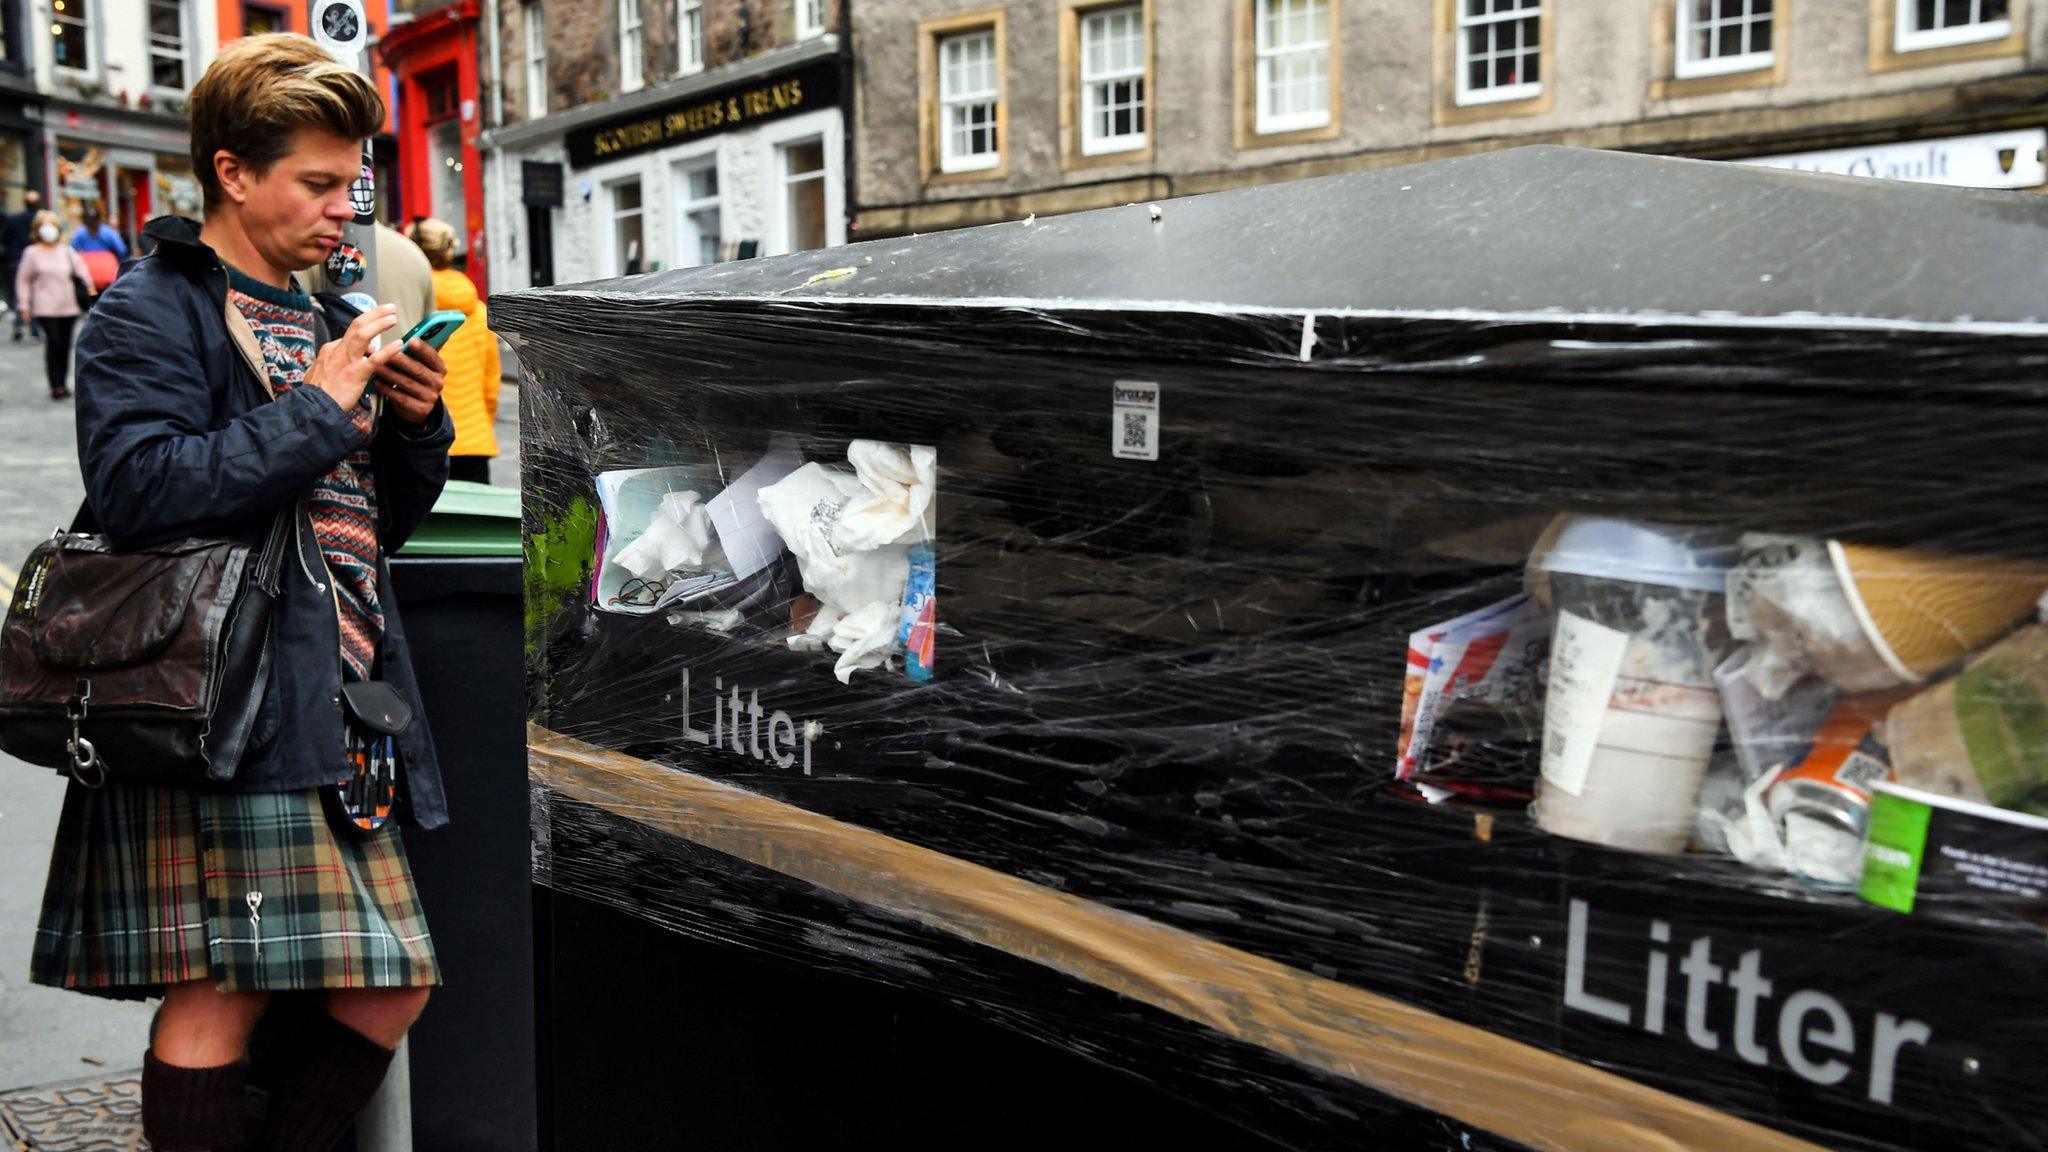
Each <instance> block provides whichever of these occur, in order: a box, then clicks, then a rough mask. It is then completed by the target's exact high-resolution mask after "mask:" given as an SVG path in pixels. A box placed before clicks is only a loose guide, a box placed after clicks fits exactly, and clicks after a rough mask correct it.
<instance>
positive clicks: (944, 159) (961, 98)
mask: <svg viewBox="0 0 2048 1152" xmlns="http://www.w3.org/2000/svg"><path fill="white" fill-rule="evenodd" d="M970 40H985V41H986V42H987V43H988V66H989V74H990V77H991V78H992V83H991V84H990V86H989V87H987V88H985V89H984V88H975V89H971V90H968V91H964V92H951V93H949V92H948V91H947V90H946V78H947V76H948V75H949V74H950V70H949V69H948V68H947V66H946V51H947V49H948V48H950V47H952V46H954V45H960V44H965V43H966V42H968V41H970ZM934 47H935V49H936V56H937V59H938V65H937V67H938V77H937V84H938V89H939V171H941V172H985V171H987V170H989V169H990V168H994V167H996V166H998V165H1000V164H1001V163H1002V162H1003V149H1004V148H1006V147H1008V146H1009V143H1010V142H1009V141H1007V140H1005V139H1003V136H1004V133H1003V127H1002V125H1003V68H1002V57H1001V55H1000V54H999V53H998V52H997V51H996V30H995V26H994V25H990V26H988V27H984V28H969V29H964V30H962V31H959V32H948V33H946V34H944V35H942V36H940V37H938V43H937V44H936V45H935V46H934ZM979 104H986V105H988V110H989V112H988V115H989V120H988V124H989V129H990V131H991V132H993V133H994V134H995V138H996V146H995V147H994V148H993V149H992V150H990V151H987V152H971V153H966V154H961V153H956V152H955V151H954V150H953V112H954V110H955V109H956V108H966V107H969V106H972V105H979Z"/></svg>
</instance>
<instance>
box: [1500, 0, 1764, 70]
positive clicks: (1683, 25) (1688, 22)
mask: <svg viewBox="0 0 2048 1152" xmlns="http://www.w3.org/2000/svg"><path fill="white" fill-rule="evenodd" d="M1695 2H1696V0H1674V3H1676V4H1677V5H1678V19H1677V20H1676V21H1675V22H1674V24H1673V27H1674V28H1676V29H1677V30H1678V31H1677V35H1678V44H1677V48H1678V51H1677V54H1676V56H1675V57H1674V59H1675V60H1676V61H1677V67H1676V68H1675V69H1674V72H1675V74H1676V75H1677V77H1678V78H1679V79H1680V80H1692V79H1695V78H1697V77H1701V76H1726V75H1729V74H1730V73H1734V72H1754V71H1756V70H1758V69H1760V68H1769V67H1771V66H1772V65H1773V64H1776V63H1777V62H1778V53H1777V46H1778V6H1777V5H1776V4H1773V5H1772V6H1771V10H1770V11H1769V12H1763V13H1760V12H1758V11H1756V6H1757V4H1758V3H1759V2H1760V0H1745V4H1744V7H1743V14H1742V15H1741V16H1737V17H1734V18H1732V19H1730V18H1726V17H1715V18H1714V19H1713V20H1711V21H1709V22H1708V23H1709V24H1711V25H1713V26H1714V28H1713V31H1712V32H1710V35H1715V34H1717V33H1718V31H1719V29H1720V27H1722V26H1724V25H1728V24H1740V25H1743V26H1744V27H1743V38H1744V40H1745V41H1747V40H1748V39H1749V38H1751V37H1752V36H1754V35H1755V33H1756V26H1757V25H1759V24H1767V25H1769V26H1770V29H1771V46H1770V47H1769V48H1766V49H1764V50H1763V51H1761V52H1759V51H1754V50H1752V51H1748V52H1741V53H1737V54H1736V55H1733V56H1708V57H1704V58H1701V57H1695V56H1694V55H1692V47H1693V39H1694V37H1693V34H1694V33H1695V32H1698V31H1699V30H1700V25H1699V23H1698V22H1697V21H1696V20H1695V19H1694V18H1693V11H1692V10H1693V5H1694V3H1695ZM1715 2H1716V3H1718V2H1719V0H1715ZM1716 39H1717V40H1718V36H1716ZM1539 51H1540V49H1539Z"/></svg>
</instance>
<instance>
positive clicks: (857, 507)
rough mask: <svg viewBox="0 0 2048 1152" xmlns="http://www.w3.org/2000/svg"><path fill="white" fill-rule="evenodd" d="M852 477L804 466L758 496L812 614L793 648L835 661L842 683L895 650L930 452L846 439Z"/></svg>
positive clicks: (928, 532)
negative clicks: (823, 652) (830, 655)
mask: <svg viewBox="0 0 2048 1152" xmlns="http://www.w3.org/2000/svg"><path fill="white" fill-rule="evenodd" d="M846 458H847V461H848V462H849V463H851V464H852V465H853V469H854V470H853V471H852V472H847V471H845V470H844V469H839V468H828V467H826V466H824V465H823V464H818V463H815V462H814V463H810V464H806V465H804V466H803V467H801V468H798V469H797V470H796V471H794V472H792V473H790V474H789V475H788V476H785V477H784V478H782V479H781V480H779V481H777V482H776V483H774V484H771V485H769V486H768V487H765V488H763V489H761V494H760V497H759V503H760V506H761V516H762V518H763V519H765V520H767V522H768V523H769V524H770V525H771V526H772V527H774V529H775V531H776V532H777V533H778V534H779V535H780V536H781V537H782V542H783V543H784V544H786V545H787V546H788V547H789V550H790V552H791V553H792V554H793V555H795V556H796V565H797V571H798V572H799V573H800V574H801V575H802V577H803V584H804V591H806V592H808V593H810V594H811V595H812V596H813V597H815V598H817V600H818V602H819V605H820V607H819V609H818V613H817V615H816V616H815V617H813V618H812V620H811V624H810V627H809V628H808V629H806V630H805V631H804V632H803V634H801V635H798V636H792V637H790V638H789V645H790V647H792V648H797V649H804V650H817V649H821V648H830V649H831V650H832V651H834V652H837V653H839V660H838V662H837V663H836V664H835V665H834V666H833V672H834V673H835V674H836V675H837V676H838V677H839V681H840V683H842V684H844V683H847V682H849V681H850V680H851V679H852V676H853V674H854V673H855V672H857V671H860V670H861V669H863V668H876V667H880V666H882V665H883V664H885V663H887V661H888V659H889V656H890V654H891V653H892V652H894V651H895V650H896V636H897V632H898V630H899V629H898V625H899V624H900V623H901V620H902V614H903V589H904V585H906V584H907V583H908V582H909V580H910V548H911V546H912V545H915V544H920V543H923V542H924V541H927V540H930V539H931V537H932V527H933V525H932V515H933V512H932V495H933V490H934V487H935V486H936V484H937V482H938V450H937V449H935V448H932V447H929V446H927V445H911V446H909V447H904V446H901V445H896V444H889V443H885V442H883V441H880V440H855V441H853V443H852V444H850V445H848V447H847V450H846Z"/></svg>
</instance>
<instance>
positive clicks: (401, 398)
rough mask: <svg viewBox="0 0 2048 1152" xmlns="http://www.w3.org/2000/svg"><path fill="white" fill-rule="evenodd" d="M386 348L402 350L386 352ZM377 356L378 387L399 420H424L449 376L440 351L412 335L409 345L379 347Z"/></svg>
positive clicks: (411, 421)
mask: <svg viewBox="0 0 2048 1152" xmlns="http://www.w3.org/2000/svg"><path fill="white" fill-rule="evenodd" d="M386 352H392V353H401V354H399V355H394V356H385V355H384V353H386ZM377 356H378V358H380V363H379V365H378V368H377V381H376V383H377V391H379V392H382V393H383V394H384V398H385V399H386V400H389V401H390V402H391V409H392V411H394V412H396V413H398V418H399V419H400V420H403V421H405V422H406V423H407V424H411V425H413V426H415V427H417V426H419V425H421V424H424V423H425V422H426V419H427V417H428V416H430V415H432V414H433V412H434V402H435V401H437V400H439V399H440V398H441V388H442V386H443V385H444V384H446V383H447V379H448V377H447V373H448V365H446V364H444V363H442V361H441V354H440V353H439V352H437V351H435V350H434V346H433V345H432V344H429V343H427V342H426V341H425V340H421V339H418V338H414V340H413V342H412V343H411V344H410V345H398V344H394V345H392V346H391V347H389V348H380V349H378V351H377Z"/></svg>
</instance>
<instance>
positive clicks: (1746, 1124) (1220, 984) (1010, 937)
mask: <svg viewBox="0 0 2048 1152" xmlns="http://www.w3.org/2000/svg"><path fill="white" fill-rule="evenodd" d="M527 747H528V760H527V763H528V770H529V772H530V774H531V775H532V777H533V779H534V780H535V781H537V782H539V783H540V784H542V785H544V786H546V787H547V788H550V789H552V790H554V791H555V792H557V793H559V794H561V795H563V796H566V797H568V798H570V799H572V800H577V801H581V802H583V803H586V804H591V805H594V806H596V807H599V808H602V809H604V810H606V811H608V812H612V813H614V814H616V815H619V816H623V817H625V818H626V819H629V820H633V821H635V822H637V823H640V824H643V825H646V826H647V827H650V828H654V829H657V830H660V831H662V832H665V833H668V834H669V835H673V836H677V837H681V838H682V839H685V840H688V841H691V842H693V843H696V844H700V845H702V846H704V847H706V848H710V849H713V850H715V851H718V852H722V853H724V854H726V855H728V856H732V857H734V858H736V859H740V860H744V861H746V862H748V863H751V864H755V865H758V866H760V867H763V868H768V869H772V870H773V871H776V872H779V873H781V874H782V875H784V876H788V877H790V878H792V879H795V880H800V881H803V882H804V883H807V884H811V885H814V886H816V887H818V888H822V889H824V890H826V891H829V892H833V893H836V894H838V895H840V896H843V897H846V898H848V899H851V900H856V901H859V902H860V903H863V904H867V905H870V906H873V907H874V908H876V909H878V910H880V911H883V912H886V913H889V914H892V915H896V916H900V917H904V918H906V919H909V920H913V921H916V922H917V923H920V924H923V925H926V926H928V927H932V928H936V929H938V930H940V931H942V932H946V933H949V934H951V935H953V936H957V937H959V938H960V939H963V940H967V941H971V942H973V943H976V944H981V945H985V946H987V947H990V948H996V949H1000V950H1001V951H1003V952H1007V953H1009V954H1010V955H1012V956H1016V957H1019V958H1022V959H1025V960H1029V961H1031V962H1033V963H1036V964H1041V965H1044V966H1045V967H1048V968H1051V969H1053V970H1054V971H1057V972H1060V973H1063V974H1065V975H1067V976H1070V977H1073V978H1074V979H1077V980H1086V981H1088V982H1089V983H1091V984H1094V985H1097V986H1099V987H1102V988H1106V989H1109V990H1110V991H1113V992H1118V993H1121V994H1123V995H1125V996H1128V997H1130V998H1132V999H1134V1000H1138V1001H1141V1002H1143V1003H1145V1004H1149V1005H1151V1006H1152V1007H1154V1008H1158V1009H1161V1010H1163V1011H1166V1012H1171V1013H1173V1014H1174V1015H1176V1016H1179V1017H1181V1018H1183V1019H1185V1020H1189V1021H1192V1022H1194V1023H1197V1024H1201V1025H1204V1026H1206V1027H1208V1028H1211V1029H1214V1030H1215V1031H1217V1032H1221V1033H1223V1034H1224V1035H1226V1036H1229V1037H1231V1038H1233V1039H1236V1040H1239V1041H1242V1042H1244V1043H1247V1044H1254V1045H1257V1046H1259V1047H1261V1048H1265V1049H1267V1050H1269V1051H1272V1052H1276V1053H1278V1054H1280V1055H1282V1056H1286V1057H1288V1058H1290V1059H1293V1060H1296V1061H1298V1062H1300V1063H1302V1064H1306V1065H1308V1066H1310V1067H1313V1068H1317V1069H1320V1070H1322V1071H1324V1072H1328V1073H1330V1074H1332V1075H1336V1076H1341V1077H1344V1078H1345V1079H1348V1080H1352V1081H1355V1082H1357V1083H1359V1084H1361V1085H1364V1086H1365V1087H1367V1088H1370V1089H1373V1090H1375V1091H1379V1092H1384V1093H1386V1094H1388V1095H1390V1096H1394V1097H1397V1098H1399V1099H1401V1100H1405V1101H1408V1102H1409V1103H1412V1104H1416V1105H1419V1106H1421V1107H1423V1108H1427V1109H1429V1110H1431V1111H1434V1112H1438V1113H1442V1114H1444V1115H1447V1116H1451V1117H1453V1118H1455V1119H1457V1120H1458V1121H1460V1122H1462V1123H1466V1124H1471V1125H1474V1126H1475V1127H1479V1128H1484V1129H1486V1130H1488V1131H1490V1132H1493V1133H1496V1134H1497V1135H1500V1136H1503V1137H1505V1138H1507V1139H1510V1140H1516V1141H1520V1142H1521V1143H1523V1144H1526V1145H1528V1146H1530V1147H1532V1148H1537V1149H1543V1150H1546V1152H1678V1150H1682V1149H1700V1150H1709V1149H1724V1148H1740V1149H1743V1150H1744V1152H1824V1150H1823V1149H1822V1148H1820V1146H1819V1145H1815V1144H1810V1143H1808V1142H1806V1141H1804V1140H1799V1139H1795V1138H1794V1137H1791V1136H1788V1135H1785V1134H1784V1133H1782V1132H1777V1131H1774V1130H1772V1129H1769V1128H1765V1127H1763V1126H1762V1125H1759V1124H1756V1123H1753V1122H1751V1121H1748V1120H1744V1119H1742V1118H1740V1117H1737V1116H1733V1115H1730V1114H1728V1113H1725V1112H1721V1111H1717V1110H1716V1109H1713V1108H1710V1107H1708V1106H1706V1105H1704V1104H1701V1103H1698V1102H1696V1101H1692V1100H1687V1099H1685V1098H1684V1097H1681V1096H1675V1095H1672V1094H1671V1093H1668V1092H1662V1091H1659V1090H1657V1089H1654V1088H1651V1087H1648V1086H1646V1085H1643V1084H1639V1083H1637V1082H1635V1081H1633V1080H1629V1079H1626V1078H1624V1077H1621V1076H1617V1075H1615V1074H1614V1073H1611V1072H1605V1071H1602V1070H1600V1069H1598V1068H1595V1067H1592V1066H1591V1065H1588V1064H1582V1063H1580V1062H1578V1061H1576V1060H1572V1059H1569V1058H1567V1057H1564V1056H1559V1055H1557V1054H1555V1053H1552V1052H1547V1051H1544V1050H1543V1049H1541V1048H1537V1047H1534V1046H1532V1045H1528V1044H1523V1043H1521V1042H1519V1041H1515V1040H1510V1039H1507V1038H1505V1037H1502V1036H1497V1035H1495V1034H1493V1033H1491V1032H1487V1031H1485V1030H1484V1029H1481V1028H1475V1027H1473V1026H1471V1025H1469V1024H1462V1023H1459V1022H1457V1021H1455V1020H1451V1019H1448V1018H1446V1017H1443V1016H1439V1015H1436V1014H1435V1013H1432V1012H1426V1011H1424V1010H1422V1009H1420V1008H1416V1007H1414V1006H1412V1005H1409V1004H1405V1003H1402V1002H1401V1001H1399V1000H1394V999H1391V998H1389V997H1386V996H1380V995H1376V994H1374V993H1372V992H1367V991H1365V990H1363V989H1360V988H1354V987H1352V986H1351V985H1348V984H1343V983H1339V982H1337V981H1334V980H1326V979H1324V978H1322V977H1319V976H1315V975H1312V974H1310V973H1307V972H1303V971H1301V970H1299V969H1296V968H1291V967H1288V966H1286V965H1284V964H1280V963H1278V962H1276V961H1273V960H1268V959H1266V958H1264V957H1261V956H1255V955H1253V954H1251V953H1249V952H1244V951H1240V950H1238V949H1235V948H1230V947H1227V946H1225V945H1222V944H1218V943H1216V942H1215V941H1212V940H1209V939H1207V938H1205V937H1201V936H1197V935H1195V934H1194V933H1191V932H1186V931H1182V930H1181V929H1178V928H1173V927H1169V926H1167V925H1164V924H1159V923H1157V922H1154V921H1152V920H1148V919H1145V918H1144V917H1141V916H1135V915H1132V914H1130V913H1127V912H1119V911H1115V910H1113V909H1110V908H1107V907H1104V906H1102V905H1100V904H1096V903H1094V902H1092V901H1089V900H1084V899H1081V898H1079V897H1076V896H1072V895H1068V894H1066V893H1063V892H1058V891H1055V890H1053V889H1051V888H1047V887H1044V886H1042V885H1039V884H1033V883H1031V882H1029V881H1026V880H1021V879H1018V878H1017V877H1015V876H1011V875H1009V874H1007V873H1003V872H998V871H996V870H994V869H991V868H984V867H982V866H981V865H978V864H970V863H968V862H967V861H964V860H958V859H955V858H953V857H951V856H947V855H945V854H944V853H941V852H935V851H933V850H931V849H929V848H921V847H918V846H917V845H914V844H909V843H906V842H904V841H902V840H898V839H895V838H894V837H890V836H884V835H882V834H881V833H879V832H874V831H871V830H869V829H865V828H860V827H857V826H855V825H852V824H847V823H844V822H841V821H838V820H833V819H830V818H828V817H825V816H821V815H818V814H817V813H815V812H811V811H808V810H806V809H803V808H799V807H796V806H794V805H791V804H785V803H783V802H781V801H778V800H772V799H769V798H768V797H765V796H760V795H756V794H754V793H752V792H747V791H745V790H743V789H740V788H736V787H733V786H731V785H729V784H722V783H719V782H717V781H714V780H709V779H706V778H704V777H702V776H698V775H695V774H693V773H690V772H685V771H682V770H680V769H676V768H670V767H667V766H665V765H661V764H656V763H653V762H651V761H647V760H641V759H638V758H636V757H633V756H628V755H626V754H624V753H621V752H614V751H612V750H610V749H606V748H600V747H597V746H595V745H591V744H586V743H584V742H582V741H579V740H575V739H572V738H570V737H567V736H563V735H561V734H559V733H555V732H551V731H549V730H547V729H545V728H541V727H538V726H535V727H530V728H529V729H528V731H527Z"/></svg>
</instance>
